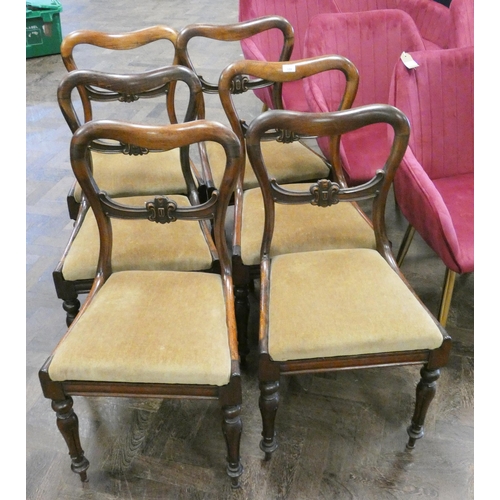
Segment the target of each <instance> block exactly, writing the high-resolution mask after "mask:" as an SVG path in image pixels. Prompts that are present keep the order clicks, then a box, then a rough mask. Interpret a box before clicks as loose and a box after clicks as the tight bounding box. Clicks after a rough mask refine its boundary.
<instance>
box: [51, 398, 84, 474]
mask: <svg viewBox="0 0 500 500" xmlns="http://www.w3.org/2000/svg"><path fill="white" fill-rule="evenodd" d="M52 409H53V410H54V411H55V412H56V415H57V428H58V429H59V431H60V432H61V434H62V436H63V438H64V440H65V441H66V444H67V446H68V449H69V455H70V457H71V470H72V471H73V472H75V473H76V474H80V479H81V480H82V482H86V481H88V479H87V469H88V468H89V461H88V460H87V459H86V458H85V455H84V452H83V450H82V446H81V444H80V435H79V432H78V417H77V416H76V413H75V412H74V411H73V398H71V397H70V396H68V397H67V398H66V399H64V400H53V401H52Z"/></svg>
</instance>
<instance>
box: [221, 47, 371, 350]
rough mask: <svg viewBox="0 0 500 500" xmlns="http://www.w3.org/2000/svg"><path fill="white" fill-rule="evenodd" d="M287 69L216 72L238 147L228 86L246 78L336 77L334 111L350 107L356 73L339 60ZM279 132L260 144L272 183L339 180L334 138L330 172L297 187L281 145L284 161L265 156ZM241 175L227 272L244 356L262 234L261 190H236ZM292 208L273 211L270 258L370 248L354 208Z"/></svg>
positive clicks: (260, 66)
mask: <svg viewBox="0 0 500 500" xmlns="http://www.w3.org/2000/svg"><path fill="white" fill-rule="evenodd" d="M289 66H291V65H290V63H284V62H283V63H280V62H275V63H267V62H262V61H249V60H241V61H237V62H235V63H233V64H231V65H229V66H228V67H227V68H225V69H224V71H223V72H222V75H221V78H220V83H219V87H220V88H219V95H220V98H221V102H222V105H223V107H224V109H225V111H226V114H227V116H228V120H229V122H230V124H231V126H232V127H233V130H234V131H235V132H236V133H237V134H238V135H239V137H240V141H241V142H242V144H244V141H245V136H246V130H245V128H244V127H243V126H241V119H240V117H239V114H238V110H237V106H236V103H235V101H236V96H234V95H233V94H232V92H231V87H232V85H233V83H232V82H234V81H238V80H242V79H244V78H247V79H263V80H266V81H271V82H276V83H277V84H284V83H287V82H301V81H305V80H306V79H309V78H311V77H313V76H317V75H326V77H328V75H332V78H336V77H338V78H339V80H342V81H343V93H342V95H341V98H340V99H339V101H338V102H337V103H336V106H337V108H338V109H339V110H342V109H348V108H350V107H351V105H352V103H353V101H354V98H355V96H356V91H357V86H358V71H357V69H356V67H355V66H354V65H353V64H352V63H351V62H350V61H349V60H348V59H346V58H345V57H342V56H338V55H326V56H322V57H314V58H311V59H304V60H297V61H293V65H292V66H293V68H290V67H289ZM291 69H293V71H291ZM281 133H282V132H281V129H275V130H270V131H267V132H266V135H265V136H264V137H263V140H262V141H261V148H262V152H263V153H262V154H263V155H264V159H265V160H264V161H265V162H266V168H268V172H269V175H270V176H271V177H272V178H273V179H275V181H276V182H277V183H280V184H285V185H287V186H288V187H289V188H290V189H295V188H294V187H293V185H294V184H297V186H296V189H298V190H301V189H303V188H304V182H307V181H311V179H312V180H314V181H319V180H320V179H328V180H330V181H334V180H338V178H339V175H340V176H342V167H341V163H340V157H339V141H340V136H339V137H332V141H331V148H330V150H331V151H332V155H331V157H330V158H328V164H329V165H331V169H329V170H327V171H326V172H317V173H316V174H313V172H309V173H308V174H306V175H304V176H303V177H302V179H301V182H297V181H298V179H297V178H296V177H295V178H294V177H291V176H289V174H290V172H289V171H288V164H290V163H293V162H294V157H293V153H292V152H290V153H287V149H286V148H287V147H288V144H285V145H283V152H282V155H284V158H278V160H277V159H276V156H275V155H270V154H268V150H267V148H268V147H269V146H268V144H269V143H270V142H271V143H272V142H275V140H276V136H277V135H279V134H281ZM290 137H294V138H295V139H298V138H300V137H301V135H300V134H298V133H296V131H292V133H291V134H290ZM282 160H283V161H282ZM301 166H302V163H301V161H300V159H298V160H297V163H296V170H297V171H298V170H299V169H300V167H301ZM240 168H241V169H242V170H243V169H244V174H243V175H246V174H247V170H250V171H251V173H252V175H253V176H255V173H254V171H253V169H252V168H251V167H250V166H249V165H244V164H243V162H242V163H241V165H240ZM292 170H293V169H292ZM243 175H242V176H241V177H240V181H239V182H240V184H239V187H238V188H237V190H236V202H235V208H234V231H233V272H234V284H235V287H236V291H235V296H236V312H237V319H238V332H239V338H240V344H241V348H240V350H241V352H242V353H244V352H248V351H249V345H246V344H249V343H250V339H249V338H248V331H247V325H248V317H249V312H250V309H249V292H250V289H251V285H252V283H253V280H255V279H258V278H259V264H260V246H261V242H262V233H263V231H264V204H263V200H262V193H261V190H260V189H259V188H258V187H255V188H252V189H247V190H243V189H242V188H241V185H242V181H241V179H242V178H243ZM314 175H315V176H316V177H315V178H314ZM254 178H255V179H257V178H256V177H254ZM294 181H295V182H294ZM307 185H309V184H307ZM297 208H298V207H296V206H294V205H288V204H286V205H279V206H278V207H277V210H276V217H277V219H279V221H280V223H281V224H278V225H277V228H276V234H275V238H274V240H273V245H272V249H271V252H272V255H273V256H276V255H282V254H288V253H291V252H302V251H311V250H325V249H332V248H357V247H365V248H375V238H374V236H373V230H372V228H371V223H370V222H369V220H368V218H367V216H366V214H364V213H363V212H362V210H361V209H360V207H359V206H358V205H357V204H356V203H344V204H340V205H337V206H336V207H335V209H334V210H332V211H329V212H325V211H317V210H313V209H310V210H309V211H307V210H304V209H302V207H301V209H300V210H297Z"/></svg>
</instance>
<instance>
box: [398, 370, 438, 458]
mask: <svg viewBox="0 0 500 500" xmlns="http://www.w3.org/2000/svg"><path fill="white" fill-rule="evenodd" d="M420 376H421V379H420V382H419V383H418V385H417V391H416V392H417V397H416V403H415V412H414V413H413V418H412V420H411V425H410V426H409V427H408V436H409V437H410V439H409V440H408V443H407V445H406V448H407V449H413V448H414V447H415V442H416V441H417V439H420V438H421V437H422V436H423V435H424V421H425V417H426V415H427V410H428V409H429V405H430V404H431V401H432V400H433V398H434V395H435V394H436V385H437V380H438V378H439V376H440V371H439V370H429V369H428V368H427V367H426V366H424V367H422V369H421V370H420Z"/></svg>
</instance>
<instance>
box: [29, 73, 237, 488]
mask: <svg viewBox="0 0 500 500" xmlns="http://www.w3.org/2000/svg"><path fill="white" fill-rule="evenodd" d="M176 71H181V72H183V71H185V68H178V69H176ZM136 85H137V86H138V88H139V89H140V88H142V85H143V84H142V80H138V81H136ZM99 138H107V139H112V140H117V141H121V142H123V143H132V144H137V145H140V146H141V147H146V148H150V149H151V148H153V149H160V150H169V149H172V148H176V147H183V148H186V147H187V148H189V145H190V144H195V143H198V142H200V141H216V142H218V143H220V144H221V145H222V146H223V147H224V149H225V152H226V155H227V165H226V171H225V175H224V179H223V183H222V185H221V187H220V191H218V190H214V191H213V192H212V193H211V197H210V199H209V200H208V201H206V202H203V203H201V204H199V205H197V206H190V207H177V206H175V207H174V208H173V210H172V212H171V213H170V217H169V219H170V220H168V221H167V220H166V218H161V217H160V216H157V217H153V216H152V214H151V211H150V210H148V208H147V206H145V207H143V208H141V207H133V206H126V205H122V204H120V203H117V202H116V201H114V200H113V199H112V198H110V197H109V196H108V195H107V194H106V193H105V192H102V191H99V189H98V187H97V185H96V184H95V181H94V180H93V179H92V175H91V171H92V169H91V165H90V162H89V156H90V155H89V154H88V151H89V147H90V146H91V144H92V143H93V142H94V141H95V140H97V139H99ZM239 152H240V145H239V141H238V138H237V137H236V136H235V135H234V133H233V132H232V131H231V130H230V129H229V128H228V127H225V126H224V125H222V124H220V123H215V122H208V121H205V120H203V121H197V122H195V123H183V124H176V125H168V126H164V127H155V126H141V125H134V124H129V123H119V122H113V121H97V122H88V123H86V124H84V125H83V126H82V127H81V128H80V129H78V130H77V131H76V133H75V134H74V136H73V139H72V141H71V158H72V166H73V169H74V173H75V176H76V178H77V179H78V182H80V184H81V186H82V188H83V191H84V193H85V196H86V198H87V200H88V201H89V204H90V205H91V207H92V209H93V210H94V213H95V215H96V219H97V220H98V224H99V233H100V241H101V248H100V253H99V263H98V268H97V273H96V277H95V280H94V282H93V285H92V288H91V290H90V292H89V295H88V297H87V300H86V302H85V304H84V306H83V307H82V310H81V311H80V313H79V314H80V315H84V314H85V310H86V308H87V306H88V305H89V304H90V303H91V301H92V299H93V298H94V297H95V296H96V294H98V293H99V290H100V289H101V287H102V285H103V284H104V283H105V282H106V280H107V279H108V277H109V276H110V275H111V273H112V268H111V245H112V233H111V225H110V220H109V219H110V218H112V217H113V218H115V217H119V218H127V219H129V218H138V219H149V220H151V221H152V222H154V223H165V222H174V221H175V220H181V219H184V220H211V221H213V232H214V238H215V244H216V248H217V252H218V256H219V262H220V266H219V272H220V274H221V277H222V282H223V288H224V297H225V303H226V308H227V324H228V331H229V345H230V353H231V359H232V362H231V376H230V381H229V383H228V384H227V385H225V386H222V387H217V386H211V385H183V384H172V385H169V384H153V383H151V384H147V383H124V382H122V383H120V382H111V381H110V382H104V381H99V382H92V381H79V380H68V381H63V382H58V381H53V380H51V379H50V376H49V366H50V363H51V359H52V355H51V356H50V357H49V358H48V359H47V361H46V362H45V363H44V365H43V367H42V368H41V370H40V372H39V377H40V382H41V386H42V390H43V394H44V396H45V397H46V398H48V399H51V400H52V408H53V410H54V411H55V412H56V415H57V426H58V428H59V430H60V432H61V434H62V435H63V437H64V439H65V441H66V444H67V446H68V448H69V454H70V457H71V462H72V463H71V468H72V470H73V471H74V472H75V473H78V474H79V475H80V477H81V480H82V481H86V480H87V472H86V471H87V469H88V467H89V462H88V460H87V458H86V457H85V455H84V452H83V449H82V446H81V443H80V438H79V431H78V418H77V416H76V414H75V412H74V410H73V400H72V396H75V395H78V396H117V397H140V398H149V397H154V398H169V397H173V398H205V399H218V400H219V402H220V405H221V408H222V428H223V433H224V436H225V439H226V444H227V462H228V465H227V474H228V475H229V477H230V478H231V481H232V485H233V486H234V487H237V486H238V485H239V476H240V475H241V474H242V470H243V469H242V466H241V462H240V454H239V446H240V436H241V431H242V423H241V402H242V395H241V380H240V369H239V358H238V348H237V337H236V322H235V318H234V299H233V287H232V276H231V261H230V257H229V253H228V248H227V243H226V239H225V228H224V224H225V215H226V211H227V207H228V205H229V201H230V198H231V196H232V191H233V189H234V185H235V182H236V175H237V162H238V155H239ZM165 198H167V202H168V197H164V196H156V197H155V199H153V200H152V201H151V203H152V204H153V205H154V203H155V202H156V201H157V200H158V199H161V200H163V201H165ZM174 205H175V204H174ZM156 213H157V214H158V213H159V211H156ZM109 309H110V314H112V309H113V305H112V304H109ZM97 327H98V326H97Z"/></svg>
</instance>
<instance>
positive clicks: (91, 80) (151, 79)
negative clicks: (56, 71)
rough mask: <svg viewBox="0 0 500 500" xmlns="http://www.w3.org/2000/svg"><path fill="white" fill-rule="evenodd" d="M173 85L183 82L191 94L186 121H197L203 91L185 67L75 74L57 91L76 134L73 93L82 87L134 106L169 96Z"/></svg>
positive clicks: (78, 72) (61, 83)
mask: <svg viewBox="0 0 500 500" xmlns="http://www.w3.org/2000/svg"><path fill="white" fill-rule="evenodd" d="M173 81H182V82H184V83H185V84H186V85H187V86H188V88H189V91H190V98H189V104H188V107H187V110H186V115H185V118H184V121H190V120H194V119H196V109H195V108H196V103H197V101H198V97H199V96H200V95H201V92H202V88H201V84H200V81H199V79H198V77H197V76H196V75H195V74H194V73H193V71H191V70H190V69H189V68H186V67H183V66H165V67H163V68H158V69H154V70H151V71H146V72H144V73H136V74H128V75H123V74H113V73H104V72H100V71H92V70H75V71H72V72H71V73H68V74H67V75H66V76H65V77H64V78H63V79H62V80H61V82H60V84H59V86H58V89H57V100H58V103H59V107H60V109H61V112H62V114H63V116H64V118H65V120H66V122H67V123H68V125H69V127H70V129H71V131H72V132H75V131H76V129H77V128H78V127H79V126H80V125H81V123H80V119H79V118H78V115H77V113H76V111H75V108H74V106H73V102H72V99H71V93H72V91H73V89H75V88H77V87H80V86H85V87H87V88H88V87H92V88H99V89H102V90H104V91H105V92H106V93H107V95H108V96H109V99H113V100H120V101H124V102H131V101H135V100H137V99H139V98H141V97H156V96H161V95H165V96H167V95H168V93H169V90H170V84H171V82H173ZM91 118H92V116H90V119H91ZM85 121H90V120H89V119H86V120H85Z"/></svg>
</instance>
